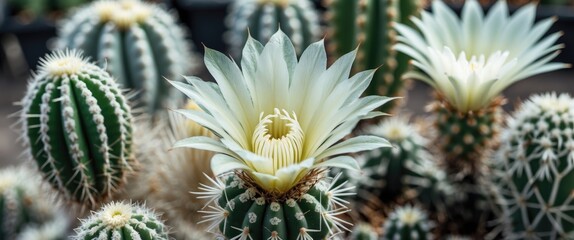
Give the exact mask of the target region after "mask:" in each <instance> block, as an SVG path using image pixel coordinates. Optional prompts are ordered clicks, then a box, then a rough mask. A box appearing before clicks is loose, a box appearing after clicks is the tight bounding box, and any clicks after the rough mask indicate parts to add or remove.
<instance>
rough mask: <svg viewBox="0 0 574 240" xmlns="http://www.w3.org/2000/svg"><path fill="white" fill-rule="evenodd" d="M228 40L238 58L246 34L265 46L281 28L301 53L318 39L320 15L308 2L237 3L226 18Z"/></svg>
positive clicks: (264, 0) (239, 0)
mask: <svg viewBox="0 0 574 240" xmlns="http://www.w3.org/2000/svg"><path fill="white" fill-rule="evenodd" d="M226 25H227V27H228V29H229V31H228V32H227V33H226V36H225V40H226V41H227V43H228V45H229V51H230V53H231V55H232V56H234V57H239V56H240V55H241V51H242V49H243V46H244V45H245V42H246V41H247V34H250V35H251V36H252V37H253V38H255V39H257V40H258V41H260V42H262V43H266V42H267V41H269V39H270V38H271V35H273V33H275V32H276V31H277V29H278V28H281V30H282V31H283V32H284V33H285V34H287V36H289V38H290V39H291V41H292V42H293V45H294V47H295V51H296V52H297V53H298V54H300V53H302V52H303V50H305V48H307V46H309V45H310V44H311V43H313V42H315V41H316V40H317V39H318V38H319V34H320V33H321V29H320V26H319V17H318V13H317V12H316V10H315V9H314V7H313V3H312V2H310V1H309V0H237V1H233V3H232V5H231V6H230V10H229V14H228V16H227V18H226Z"/></svg>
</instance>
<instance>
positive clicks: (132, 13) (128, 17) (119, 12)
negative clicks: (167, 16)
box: [94, 0, 153, 28]
mask: <svg viewBox="0 0 574 240" xmlns="http://www.w3.org/2000/svg"><path fill="white" fill-rule="evenodd" d="M94 8H95V10H96V13H97V14H98V15H99V18H100V21H101V22H113V23H114V24H116V25H117V26H118V27H120V28H129V27H130V26H131V25H134V24H138V23H141V22H144V21H145V20H146V19H147V18H148V17H149V16H150V15H151V14H152V11H153V8H152V7H151V6H150V5H148V4H145V3H143V2H140V1H138V0H121V1H99V2H96V3H95V5H94Z"/></svg>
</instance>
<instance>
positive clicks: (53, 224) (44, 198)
mask: <svg viewBox="0 0 574 240" xmlns="http://www.w3.org/2000/svg"><path fill="white" fill-rule="evenodd" d="M69 227H70V221H69V219H68V217H67V216H66V215H65V214H64V212H63V211H62V209H61V208H60V205H58V204H55V202H54V199H53V198H52V196H51V195H50V193H49V191H48V190H47V189H44V188H43V187H42V186H41V179H40V178H38V177H37V176H36V174H35V173H34V172H33V171H31V170H29V169H28V168H27V167H26V166H19V167H9V168H5V169H2V170H0V239H2V240H4V239H6V240H8V239H18V240H25V239H39V238H37V237H36V238H34V236H42V237H44V238H43V239H48V240H59V239H64V238H65V237H66V234H67V231H68V230H70V229H69Z"/></svg>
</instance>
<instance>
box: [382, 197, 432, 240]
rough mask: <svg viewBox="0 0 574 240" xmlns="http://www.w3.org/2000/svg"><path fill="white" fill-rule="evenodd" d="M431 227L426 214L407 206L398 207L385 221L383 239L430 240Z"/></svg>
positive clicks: (416, 208) (414, 207)
mask: <svg viewBox="0 0 574 240" xmlns="http://www.w3.org/2000/svg"><path fill="white" fill-rule="evenodd" d="M432 225H433V223H432V222H431V221H430V220H429V219H428V217H427V214H426V213H425V212H424V211H423V210H421V209H420V208H418V207H416V206H409V205H407V206H402V207H398V208H397V209H395V210H394V211H393V212H392V213H391V215H390V216H389V218H388V219H387V220H386V221H385V225H384V234H383V239H384V240H395V239H401V240H414V239H427V240H430V239H432V234H431V232H430V229H431V227H432Z"/></svg>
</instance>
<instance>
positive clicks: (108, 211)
mask: <svg viewBox="0 0 574 240" xmlns="http://www.w3.org/2000/svg"><path fill="white" fill-rule="evenodd" d="M75 231H76V234H75V235H74V236H72V239H74V240H85V239H114V240H131V239H153V240H168V239H169V238H168V235H167V228H166V226H164V224H163V222H162V220H161V219H160V218H159V217H158V216H157V215H156V214H155V213H154V212H153V211H152V210H150V209H147V208H145V207H144V206H139V205H135V204H132V203H124V202H111V203H108V204H106V205H105V206H103V207H102V209H100V210H99V211H98V212H94V213H93V214H92V215H91V216H90V217H89V218H87V219H84V220H82V223H81V225H80V226H79V227H78V228H76V229H75Z"/></svg>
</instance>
